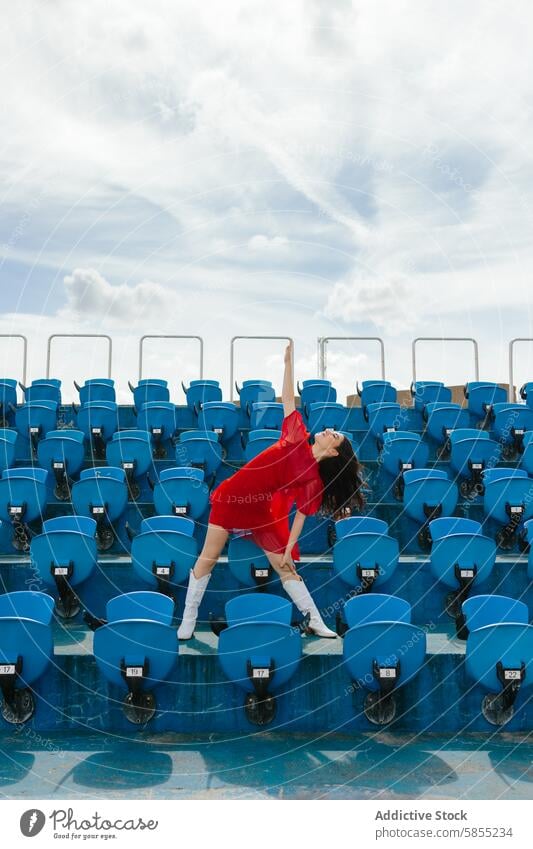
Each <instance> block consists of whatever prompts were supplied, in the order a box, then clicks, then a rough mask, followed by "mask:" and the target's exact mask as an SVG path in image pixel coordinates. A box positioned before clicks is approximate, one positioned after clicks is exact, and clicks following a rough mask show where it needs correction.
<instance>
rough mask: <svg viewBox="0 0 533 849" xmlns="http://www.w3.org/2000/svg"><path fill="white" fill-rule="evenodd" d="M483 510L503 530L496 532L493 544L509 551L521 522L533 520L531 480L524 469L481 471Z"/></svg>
mask: <svg viewBox="0 0 533 849" xmlns="http://www.w3.org/2000/svg"><path fill="white" fill-rule="evenodd" d="M483 485H484V487H485V493H484V496H483V510H484V512H485V515H486V516H488V517H489V518H491V519H494V521H495V522H497V523H498V524H499V525H502V526H503V527H501V528H499V529H498V532H497V535H496V542H497V544H498V545H499V547H500V548H502V549H504V550H505V551H510V550H511V549H512V548H513V547H514V545H515V543H516V541H517V539H518V537H519V534H518V532H519V531H520V530H521V528H522V526H523V523H524V522H525V521H527V520H528V519H531V518H533V499H531V495H530V493H531V487H532V486H533V481H532V480H531V478H529V477H528V476H527V472H526V471H525V470H524V469H486V470H485V471H484V472H483Z"/></svg>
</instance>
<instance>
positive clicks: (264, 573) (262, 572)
mask: <svg viewBox="0 0 533 849" xmlns="http://www.w3.org/2000/svg"><path fill="white" fill-rule="evenodd" d="M254 575H255V577H256V578H268V569H255V570H254Z"/></svg>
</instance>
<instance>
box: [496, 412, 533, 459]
mask: <svg viewBox="0 0 533 849" xmlns="http://www.w3.org/2000/svg"><path fill="white" fill-rule="evenodd" d="M489 419H490V423H491V428H492V433H493V435H494V437H495V439H497V440H498V441H499V442H501V444H502V446H503V456H504V459H505V460H515V459H516V458H517V456H518V455H519V454H520V453H521V452H522V443H523V440H524V435H525V433H526V431H531V430H533V410H532V409H531V408H530V407H526V406H524V404H510V403H509V402H507V401H506V402H505V403H502V404H493V405H492V407H491V408H490V415H489Z"/></svg>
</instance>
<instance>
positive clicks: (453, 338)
mask: <svg viewBox="0 0 533 849" xmlns="http://www.w3.org/2000/svg"><path fill="white" fill-rule="evenodd" d="M417 342H472V344H473V346H474V373H475V379H476V380H479V345H478V343H477V339H473V338H472V336H418V337H417V338H416V339H413V342H412V346H411V350H412V362H413V383H415V382H416V345H417Z"/></svg>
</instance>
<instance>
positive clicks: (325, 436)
mask: <svg viewBox="0 0 533 849" xmlns="http://www.w3.org/2000/svg"><path fill="white" fill-rule="evenodd" d="M343 439H345V436H344V434H342V433H339V431H338V430H333V428H331V427H327V428H325V429H324V430H321V431H319V432H318V433H315V444H316V445H318V447H319V448H320V450H321V451H327V449H328V448H334V449H335V450H337V449H338V447H339V445H340V444H341V442H342V441H343Z"/></svg>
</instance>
